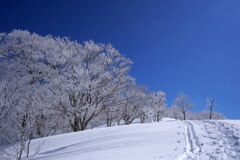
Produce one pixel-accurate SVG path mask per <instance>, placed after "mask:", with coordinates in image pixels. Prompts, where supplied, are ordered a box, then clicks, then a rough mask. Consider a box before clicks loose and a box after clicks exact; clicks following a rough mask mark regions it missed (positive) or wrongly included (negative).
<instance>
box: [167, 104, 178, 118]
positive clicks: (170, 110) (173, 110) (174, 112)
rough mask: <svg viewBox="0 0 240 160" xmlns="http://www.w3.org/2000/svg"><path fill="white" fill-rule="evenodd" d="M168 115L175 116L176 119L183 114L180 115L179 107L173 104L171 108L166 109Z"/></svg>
mask: <svg viewBox="0 0 240 160" xmlns="http://www.w3.org/2000/svg"><path fill="white" fill-rule="evenodd" d="M166 112H167V113H166V114H167V117H169V118H174V119H176V120H177V119H180V118H181V117H182V116H181V115H180V112H179V109H178V108H177V107H176V106H172V107H171V108H167V109H166Z"/></svg>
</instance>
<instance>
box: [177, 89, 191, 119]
mask: <svg viewBox="0 0 240 160" xmlns="http://www.w3.org/2000/svg"><path fill="white" fill-rule="evenodd" d="M174 106H176V107H177V108H178V110H179V111H180V113H182V115H183V120H186V114H187V112H188V111H189V110H190V109H192V108H193V104H192V102H191V101H190V99H189V97H188V96H187V95H186V94H183V93H179V94H178V96H177V98H176V99H175V100H174Z"/></svg>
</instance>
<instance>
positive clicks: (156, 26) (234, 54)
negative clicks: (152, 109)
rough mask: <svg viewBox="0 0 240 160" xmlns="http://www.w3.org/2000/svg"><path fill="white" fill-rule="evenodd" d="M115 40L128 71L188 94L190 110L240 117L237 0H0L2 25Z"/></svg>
mask: <svg viewBox="0 0 240 160" xmlns="http://www.w3.org/2000/svg"><path fill="white" fill-rule="evenodd" d="M13 29H27V30H29V31H31V32H36V33H38V34H41V35H47V34H52V35H54V36H67V37H70V38H71V39H72V40H77V41H79V42H83V41H86V40H94V41H95V42H102V43H108V42H110V43H111V44H113V46H114V47H115V48H117V49H118V50H119V51H120V52H121V53H122V54H124V55H125V56H127V57H129V58H131V59H132V60H133V61H134V65H133V66H132V70H131V75H132V76H134V77H135V78H136V79H137V82H138V84H143V85H146V86H148V87H149V89H150V90H152V91H158V90H162V91H165V92H166V93H167V104H168V106H169V107H170V106H171V105H172V101H173V99H174V98H175V97H176V95H177V93H178V92H183V93H186V94H187V95H189V97H190V99H191V100H192V102H193V103H194V104H195V106H196V107H195V109H194V111H200V110H202V109H206V107H205V103H206V98H207V97H215V98H216V101H217V104H218V106H217V108H216V110H217V111H219V112H223V113H224V114H225V115H226V116H227V117H228V118H231V119H239V118H240V94H239V91H240V84H239V82H240V1H239V0H198V1H193V0H181V1H180V0H119V1H117V0H109V1H107V0H85V1H80V0H78V1H77V0H68V1H63V0H62V1H61V0H29V1H25V0H16V1H12V0H1V1H0V32H10V31H11V30H13Z"/></svg>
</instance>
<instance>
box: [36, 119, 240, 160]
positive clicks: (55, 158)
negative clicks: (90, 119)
mask: <svg viewBox="0 0 240 160" xmlns="http://www.w3.org/2000/svg"><path fill="white" fill-rule="evenodd" d="M38 144H41V149H40V152H39V153H38V154H37V155H36V156H34V157H33V158H31V159H32V160H156V159H162V160H240V120H221V121H216V120H211V121H210V120H204V121H180V120H172V119H168V118H164V119H163V121H161V122H159V123H145V124H139V123H136V124H131V125H122V126H115V127H103V128H96V129H91V130H86V131H80V132H75V133H68V134H61V135H56V136H50V137H45V138H39V139H36V140H33V141H32V147H31V148H32V149H33V150H34V148H35V147H36V146H38ZM31 152H34V151H31Z"/></svg>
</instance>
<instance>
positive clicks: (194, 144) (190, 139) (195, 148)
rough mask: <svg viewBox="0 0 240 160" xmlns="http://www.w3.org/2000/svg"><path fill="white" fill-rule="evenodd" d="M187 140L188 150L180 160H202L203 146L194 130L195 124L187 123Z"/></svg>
mask: <svg viewBox="0 0 240 160" xmlns="http://www.w3.org/2000/svg"><path fill="white" fill-rule="evenodd" d="M184 124H185V140H186V149H185V152H184V153H183V154H182V155H181V156H179V157H178V160H201V158H200V153H201V147H202V146H201V145H200V143H199V140H198V137H197V135H196V132H195V130H194V127H193V124H192V123H191V122H189V121H185V122H184Z"/></svg>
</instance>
